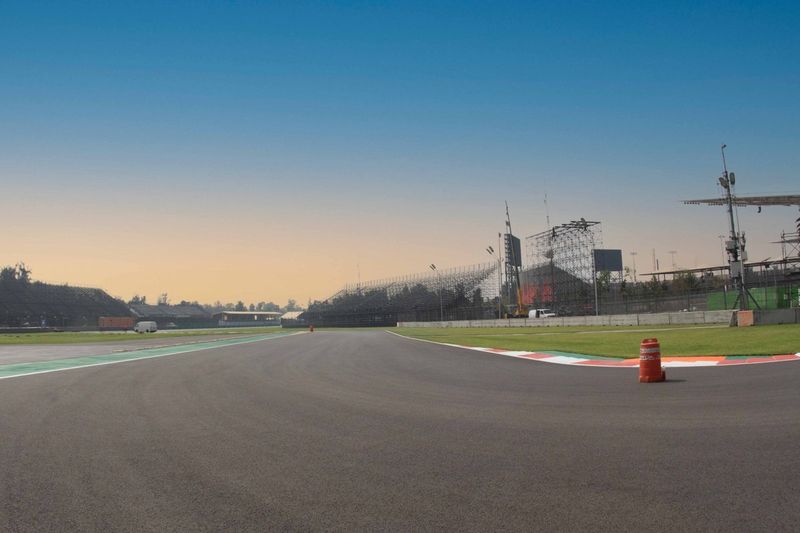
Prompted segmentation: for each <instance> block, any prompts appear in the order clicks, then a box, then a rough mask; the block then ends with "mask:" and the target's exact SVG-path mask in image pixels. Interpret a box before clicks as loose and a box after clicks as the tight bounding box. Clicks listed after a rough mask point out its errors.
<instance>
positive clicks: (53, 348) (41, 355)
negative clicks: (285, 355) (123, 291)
mask: <svg viewBox="0 0 800 533" xmlns="http://www.w3.org/2000/svg"><path fill="white" fill-rule="evenodd" d="M276 329H277V328H276ZM267 333H272V332H264V334H267ZM276 333H277V332H276ZM98 335H103V333H98ZM257 335H260V334H259V333H249V334H248V333H244V334H241V335H237V334H220V335H187V336H185V337H161V336H159V335H149V336H148V337H139V338H135V337H134V335H133V334H131V335H129V336H130V337H134V338H132V339H128V340H112V341H110V342H92V343H87V344H4V345H0V365H8V364H14V363H30V362H36V361H52V360H54V359H66V358H68V357H86V356H91V355H100V354H108V353H117V352H129V351H132V350H142V349H145V348H155V347H159V346H177V345H179V344H192V343H200V342H211V341H216V340H226V339H239V338H244V337H255V336H257ZM109 336H110V335H109ZM115 336H117V337H121V336H122V335H115Z"/></svg>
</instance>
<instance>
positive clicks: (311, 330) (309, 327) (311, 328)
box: [308, 324, 314, 333]
mask: <svg viewBox="0 0 800 533" xmlns="http://www.w3.org/2000/svg"><path fill="white" fill-rule="evenodd" d="M308 331H309V332H311V333H314V324H311V325H310V326H308Z"/></svg>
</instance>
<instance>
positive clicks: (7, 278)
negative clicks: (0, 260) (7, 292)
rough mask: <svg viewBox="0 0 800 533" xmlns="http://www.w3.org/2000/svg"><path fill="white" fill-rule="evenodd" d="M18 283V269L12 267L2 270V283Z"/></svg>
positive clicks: (0, 273)
mask: <svg viewBox="0 0 800 533" xmlns="http://www.w3.org/2000/svg"><path fill="white" fill-rule="evenodd" d="M12 281H17V269H16V268H14V267H12V266H7V267H3V269H2V270H0V282H3V283H10V282H12Z"/></svg>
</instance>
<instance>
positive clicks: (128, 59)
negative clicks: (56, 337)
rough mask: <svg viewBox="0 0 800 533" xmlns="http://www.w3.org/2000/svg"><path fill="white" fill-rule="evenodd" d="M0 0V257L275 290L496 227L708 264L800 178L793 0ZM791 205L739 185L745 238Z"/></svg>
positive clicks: (481, 237) (287, 292)
mask: <svg viewBox="0 0 800 533" xmlns="http://www.w3.org/2000/svg"><path fill="white" fill-rule="evenodd" d="M610 4H612V3H611V2H520V3H507V2H468V1H463V0H462V1H459V2H446V3H444V2H431V1H425V2H402V3H400V2H397V3H389V2H322V1H318V2H302V1H289V2H273V3H268V2H262V3H257V2H236V3H230V2H196V1H193V2H155V3H149V2H143V1H138V2H118V3H110V2H96V3H94V2H77V3H69V2H54V3H43V2H35V1H26V2H19V3H17V2H0V102H2V104H0V183H2V194H1V195H0V211H1V212H2V214H3V221H4V226H5V228H4V231H3V232H2V233H0V264H12V263H16V262H17V261H20V260H23V261H25V262H26V263H27V264H28V265H29V266H30V267H31V268H32V270H33V276H34V278H36V279H40V280H43V281H50V282H59V283H63V282H68V283H70V284H73V285H85V286H99V287H102V288H104V289H106V290H107V291H108V292H109V293H111V294H113V295H115V296H120V297H123V298H129V297H130V296H131V295H133V294H134V293H139V294H145V295H147V296H148V297H149V298H153V299H155V297H156V296H157V295H158V294H159V293H161V292H165V291H166V292H168V293H169V294H170V297H171V299H172V300H173V301H177V300H180V299H188V300H195V299H197V300H200V301H205V302H210V301H214V300H222V301H235V300H239V299H242V300H245V301H247V302H250V301H256V302H257V301H261V300H274V301H276V302H278V303H285V301H286V300H287V299H288V298H295V299H297V300H298V301H300V302H301V303H305V302H306V301H307V300H308V298H313V299H316V298H320V299H321V298H324V297H327V296H328V295H330V294H331V293H333V292H335V290H336V289H338V288H339V287H340V286H341V285H343V284H344V283H345V282H347V281H354V280H355V279H356V276H357V271H358V270H359V269H360V272H361V278H362V279H364V280H366V279H375V278H382V277H387V276H393V275H399V274H405V273H412V272H418V271H424V270H426V268H427V265H428V264H429V263H431V262H434V263H436V264H438V265H440V266H441V267H442V268H445V267H449V266H457V265H461V264H468V263H476V262H481V261H485V260H488V259H489V258H488V256H487V255H486V253H485V252H484V248H485V247H486V245H488V244H496V240H497V232H498V231H502V229H503V220H504V207H503V201H504V200H508V201H509V204H510V207H511V214H512V222H513V224H514V229H515V233H517V234H520V235H521V236H524V235H528V234H531V233H534V232H537V231H541V230H543V229H544V228H545V214H544V206H543V198H544V193H545V191H547V194H548V198H549V205H550V218H551V222H553V223H556V224H557V223H562V222H566V221H569V220H571V219H575V218H579V217H585V218H587V219H594V220H601V221H602V222H603V237H604V244H605V245H606V246H607V247H620V248H623V250H624V254H625V259H626V260H627V261H630V256H629V255H628V254H629V252H630V251H637V252H638V253H639V255H638V257H637V259H638V260H637V267H638V270H639V271H640V272H643V271H647V270H649V268H650V266H651V262H652V261H651V259H650V256H651V250H652V249H655V250H656V253H657V255H658V257H659V259H660V261H661V264H662V267H663V266H665V265H668V264H669V262H670V256H669V254H668V253H667V252H668V250H677V262H678V264H679V265H682V266H686V267H694V266H702V265H710V264H718V263H719V262H720V260H721V258H720V256H721V254H720V244H719V239H718V238H717V235H719V234H721V233H724V232H725V231H726V218H725V213H724V211H723V210H722V209H721V208H712V207H696V206H685V205H682V204H681V203H680V200H682V199H688V198H698V197H713V196H715V195H718V194H719V193H720V190H719V187H718V186H717V185H716V177H717V176H718V175H719V174H720V171H721V163H720V158H719V145H720V143H721V142H725V143H727V144H728V158H729V159H728V162H729V167H730V168H731V169H732V170H734V171H735V172H736V174H737V178H738V181H737V185H738V192H739V193H740V194H747V193H778V192H794V193H798V192H800V186H798V185H799V184H800V177H799V176H798V172H797V168H798V167H800V102H799V100H800V99H799V98H798V96H799V95H800V83H799V82H800V37H798V28H800V3H798V2H796V1H794V2H790V1H787V2H769V1H758V2H695V1H692V2H678V1H674V2H673V1H671V2H663V1H662V2H647V1H635V2H613V6H611V5H610ZM797 216H798V213H797V210H796V209H792V208H769V209H765V210H764V212H762V213H761V214H756V212H755V209H752V208H751V209H745V210H741V211H740V218H741V222H742V226H743V229H744V230H745V231H746V232H747V234H748V244H749V252H750V258H751V259H753V260H756V259H763V258H765V257H768V256H773V257H774V256H777V255H778V254H779V250H778V248H777V247H776V246H775V245H772V244H769V241H774V240H776V238H777V237H778V235H779V233H780V231H781V230H782V229H785V230H787V231H790V230H792V228H793V225H794V224H793V223H794V219H795V218H796V217H797Z"/></svg>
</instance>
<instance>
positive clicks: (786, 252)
mask: <svg viewBox="0 0 800 533" xmlns="http://www.w3.org/2000/svg"><path fill="white" fill-rule="evenodd" d="M798 220H800V219H798ZM775 244H780V245H781V256H782V257H783V259H789V258H793V257H800V231H796V232H793V233H787V232H785V231H782V232H781V240H779V241H777V242H776V243H775Z"/></svg>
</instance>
